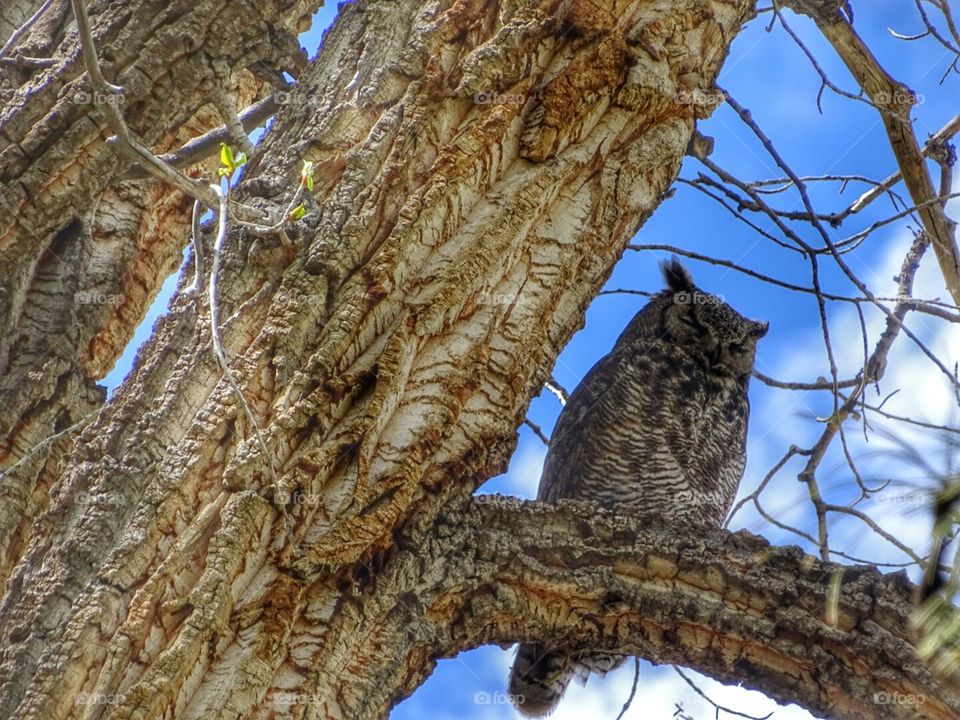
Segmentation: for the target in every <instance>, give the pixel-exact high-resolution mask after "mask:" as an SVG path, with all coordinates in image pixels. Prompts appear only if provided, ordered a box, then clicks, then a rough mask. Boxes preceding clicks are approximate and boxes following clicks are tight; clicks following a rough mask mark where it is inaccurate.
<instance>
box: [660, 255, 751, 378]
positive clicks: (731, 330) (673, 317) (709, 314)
mask: <svg viewBox="0 0 960 720" xmlns="http://www.w3.org/2000/svg"><path fill="white" fill-rule="evenodd" d="M661 267H662V269H663V277H664V279H665V280H666V282H667V287H666V289H665V290H664V291H663V292H662V293H661V294H660V299H661V302H662V303H663V305H662V310H661V315H660V318H661V332H663V333H664V334H666V335H668V336H669V337H670V339H671V340H672V341H673V342H674V343H675V345H676V346H677V347H681V348H683V349H685V350H686V351H687V352H689V353H690V354H691V355H692V356H693V358H694V360H695V361H697V362H698V363H700V364H701V365H703V366H704V367H705V368H706V369H707V371H708V372H709V373H711V374H714V375H722V376H733V377H736V378H746V377H748V376H749V375H750V373H751V372H752V371H753V360H754V355H755V353H756V347H757V340H759V339H760V338H762V337H763V336H764V335H766V334H767V327H768V324H767V323H765V322H757V321H755V320H749V319H748V318H745V317H744V316H743V315H741V314H740V313H738V312H737V311H736V310H734V309H733V308H732V307H730V306H729V305H727V304H726V303H725V302H724V301H723V298H720V297H717V296H716V295H711V294H709V293H705V292H703V291H702V290H700V289H699V288H698V287H697V286H696V285H694V283H693V278H691V277H690V273H688V272H687V270H686V268H684V267H683V265H681V264H680V261H679V260H677V259H676V258H672V259H671V260H670V261H668V262H664V263H663V264H662V265H661Z"/></svg>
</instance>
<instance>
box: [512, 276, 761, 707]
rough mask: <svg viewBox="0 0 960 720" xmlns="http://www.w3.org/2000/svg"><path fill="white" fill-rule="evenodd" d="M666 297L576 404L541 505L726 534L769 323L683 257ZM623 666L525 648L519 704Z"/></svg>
mask: <svg viewBox="0 0 960 720" xmlns="http://www.w3.org/2000/svg"><path fill="white" fill-rule="evenodd" d="M663 273H664V278H665V279H666V283H667V287H666V289H664V290H663V291H662V292H660V293H659V294H657V295H655V296H654V297H653V298H652V299H651V301H650V302H649V303H648V304H647V305H646V306H645V307H644V308H643V309H642V310H641V311H640V312H639V313H637V314H636V315H635V316H634V318H633V320H631V321H630V323H629V324H628V325H627V327H626V329H624V331H623V333H622V334H621V335H620V337H619V339H618V340H617V342H616V344H615V345H614V347H613V350H611V352H610V353H609V354H608V355H607V356H605V357H604V358H602V359H601V360H600V361H599V362H598V363H597V364H596V365H594V366H593V368H592V369H591V370H590V372H588V373H587V375H586V377H584V379H583V382H581V383H580V385H579V386H578V387H577V388H576V390H574V392H573V393H572V394H571V395H570V399H569V401H568V402H567V404H566V406H565V407H564V409H563V411H562V412H561V413H560V417H559V419H558V420H557V425H556V427H555V428H554V431H553V436H552V437H551V440H550V449H549V451H548V452H547V459H546V462H545V464H544V469H543V475H542V477H541V478H540V490H539V493H538V498H539V499H541V500H557V499H560V498H584V499H591V500H595V501H597V502H599V503H601V504H603V505H607V506H609V507H612V508H617V509H625V508H626V509H628V510H630V511H632V512H639V513H642V514H644V515H645V516H648V517H650V518H651V520H652V521H654V522H661V523H664V524H668V525H675V526H677V527H682V528H683V529H684V531H685V532H688V531H689V528H690V526H691V525H694V526H696V525H708V526H713V527H719V526H720V525H721V524H722V523H723V520H724V518H725V517H726V515H727V513H728V512H729V510H730V505H731V503H732V502H733V499H734V496H735V495H736V492H737V486H738V485H739V483H740V479H741V478H742V476H743V468H744V464H745V461H746V431H747V419H748V415H749V403H748V400H747V386H748V384H749V380H750V374H751V372H752V370H753V361H754V354H755V349H756V342H757V340H759V339H760V338H761V337H763V336H764V334H766V331H767V324H766V323H761V322H756V321H753V320H749V319H747V318H745V317H743V316H742V315H740V314H739V313H738V312H737V311H736V310H734V309H733V308H731V307H730V306H729V305H727V304H726V303H725V302H724V301H723V299H722V298H720V297H717V296H715V295H710V294H707V293H704V292H702V291H701V290H699V289H698V288H697V287H696V286H695V285H694V283H693V280H692V278H691V277H690V275H689V273H688V272H687V271H686V270H685V269H684V267H683V266H682V265H681V264H680V263H679V261H677V260H676V258H674V259H673V260H672V261H670V262H669V263H664V265H663ZM622 660H623V658H617V657H611V656H607V655H601V654H596V653H594V654H588V655H580V654H579V653H578V652H577V651H576V649H572V648H550V647H546V646H544V645H542V644H533V643H527V644H521V645H520V647H519V649H518V651H517V657H516V660H515V661H514V665H513V669H512V671H511V674H510V694H511V696H512V697H513V698H514V700H515V702H516V704H517V707H518V709H519V710H520V711H521V712H522V713H523V714H524V715H527V716H529V717H541V716H543V715H546V714H549V713H550V712H551V711H552V710H553V709H554V708H555V707H556V705H557V703H558V702H559V701H560V698H561V696H562V695H563V692H564V690H565V689H566V687H567V685H568V684H569V683H570V680H571V679H573V678H574V677H579V678H580V679H582V680H583V681H584V682H585V681H586V678H587V677H588V676H589V674H590V672H604V671H607V670H611V669H613V668H614V667H616V666H618V665H619V664H620V663H621V662H622Z"/></svg>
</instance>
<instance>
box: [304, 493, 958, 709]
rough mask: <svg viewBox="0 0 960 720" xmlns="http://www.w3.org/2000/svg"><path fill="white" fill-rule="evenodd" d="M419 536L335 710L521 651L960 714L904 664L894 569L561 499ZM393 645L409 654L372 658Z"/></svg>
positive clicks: (509, 506)
mask: <svg viewBox="0 0 960 720" xmlns="http://www.w3.org/2000/svg"><path fill="white" fill-rule="evenodd" d="M425 532H426V538H425V540H426V542H425V544H424V545H421V542H422V541H423V540H424V538H423V537H411V538H409V541H410V543H411V544H409V545H408V544H407V541H401V543H400V545H401V547H410V548H416V547H426V548H428V553H427V554H426V556H424V554H422V553H421V554H419V555H418V554H417V553H416V552H411V551H406V552H403V551H401V552H400V553H399V554H398V555H397V556H396V557H395V558H394V560H393V562H392V563H391V564H390V565H389V566H388V567H387V568H386V570H385V572H383V574H382V575H381V577H382V578H384V582H383V583H379V582H378V586H377V589H376V590H375V591H374V593H373V594H374V595H375V597H373V598H370V600H369V601H370V602H372V604H373V605H372V606H374V607H378V608H381V611H380V612H378V613H377V617H376V620H375V623H376V624H377V626H376V627H364V628H357V631H355V632H354V633H353V637H354V638H355V641H354V642H353V643H352V644H351V646H350V647H345V648H342V649H340V648H338V649H337V652H335V653H333V656H334V657H331V658H330V662H331V663H336V662H338V661H339V659H338V657H336V656H339V655H340V654H341V653H348V654H349V655H348V656H349V657H351V658H353V659H352V661H351V663H352V664H359V663H373V664H374V665H376V666H377V667H376V669H375V670H372V671H371V670H369V669H368V671H367V672H364V673H363V676H364V677H363V679H359V678H358V682H357V684H356V685H354V686H353V687H352V688H351V689H350V690H349V692H348V693H347V694H341V695H340V696H339V697H338V698H337V700H338V702H340V703H348V707H346V708H344V709H346V710H347V713H346V714H347V715H349V716H351V717H356V718H364V717H378V716H380V717H382V716H384V715H385V712H386V710H387V709H388V708H389V707H390V706H392V705H394V704H395V703H396V702H398V701H399V700H400V699H401V698H402V697H404V696H406V695H407V694H409V693H411V692H412V691H413V690H414V689H415V688H416V687H417V685H419V684H420V682H422V681H423V679H424V678H425V677H426V675H427V674H428V673H429V672H430V670H431V669H432V668H430V667H429V665H430V664H429V663H426V664H425V663H422V662H420V663H418V662H417V661H416V658H420V659H422V658H424V657H429V658H438V657H445V656H452V655H455V654H456V653H458V652H460V651H462V650H466V649H468V648H472V647H476V646H478V645H483V644H487V643H512V642H516V641H519V640H534V639H536V640H540V641H545V642H549V643H552V644H554V645H555V646H557V647H570V648H577V649H580V650H585V649H594V648H595V649H600V650H605V651H613V652H622V653H624V654H628V655H640V656H642V657H645V658H647V659H649V660H650V661H651V662H654V663H676V664H680V665H684V666H687V667H691V668H694V669H696V670H698V671H701V672H703V673H706V674H708V675H711V676H712V677H715V678H717V679H718V680H721V681H723V682H728V683H733V682H742V683H743V684H744V685H746V686H748V687H751V688H755V689H758V690H761V691H763V692H765V693H766V694H768V695H769V696H771V697H773V698H775V699H777V700H778V701H780V702H796V703H799V704H801V705H803V706H805V707H807V708H809V709H810V710H811V711H813V712H814V713H817V714H822V715H827V716H830V717H832V718H836V719H838V720H839V719H842V718H877V717H881V716H882V717H884V718H890V719H891V720H894V719H896V718H938V719H942V720H947V719H948V718H955V717H957V712H958V711H960V695H957V694H956V693H955V692H954V691H952V690H950V689H948V688H947V687H946V686H944V685H942V684H941V683H940V681H938V680H937V679H936V678H935V677H934V676H933V675H932V674H931V673H930V671H929V670H928V669H927V668H926V667H925V666H924V665H923V663H922V662H921V661H920V660H919V659H918V658H917V656H916V654H915V651H914V647H913V645H912V643H911V640H910V637H911V634H910V630H909V628H908V625H907V622H908V621H907V618H908V617H909V613H910V608H911V605H910V598H911V591H912V587H911V585H910V584H909V582H908V581H907V580H906V578H905V575H904V574H903V573H898V574H896V575H887V576H885V575H881V574H880V573H879V572H878V571H877V570H876V568H873V567H870V566H842V565H836V564H833V563H823V562H820V561H818V560H816V559H815V558H813V557H811V556H808V555H805V554H803V553H802V552H801V551H800V550H799V549H798V548H796V547H774V546H771V545H770V544H769V543H768V542H767V541H766V540H764V539H763V538H761V537H757V536H754V535H750V534H749V533H746V532H743V531H741V532H739V533H730V532H725V531H719V530H717V531H706V532H702V531H698V532H693V533H691V532H681V533H678V532H676V530H675V529H666V530H659V529H656V527H655V525H653V524H652V523H649V522H645V521H643V520H642V519H638V518H634V517H630V518H628V517H624V516H618V515H615V514H613V513H611V512H610V511H605V510H603V509H601V508H599V507H598V506H596V505H594V504H592V503H580V502H571V501H565V502H561V503H559V504H558V505H557V506H550V505H545V504H540V503H530V502H520V501H517V500H514V499H511V498H501V497H497V496H481V497H478V498H473V500H472V501H471V502H469V503H467V504H466V505H463V506H460V507H457V508H456V509H450V510H448V511H447V512H446V513H443V514H441V515H440V517H439V519H438V521H437V523H436V524H435V525H434V527H433V528H432V529H430V530H427V531H425ZM413 535H417V533H416V532H415V533H413ZM388 608H392V609H390V610H388ZM351 620H352V621H355V620H356V618H355V617H353V616H351V618H350V619H346V620H345V621H351ZM340 621H341V619H340V618H336V617H335V618H333V619H332V622H335V623H336V622H340ZM397 636H399V637H405V638H406V639H407V641H408V642H410V643H411V645H412V648H411V649H410V650H409V654H407V653H399V654H394V653H392V652H391V651H390V650H391V649H390V648H389V647H384V644H383V643H384V640H385V639H388V638H391V637H397ZM424 665H426V666H424ZM332 669H333V668H332V667H331V670H332ZM323 671H324V668H320V669H319V672H321V673H322V672H323ZM891 698H894V699H896V702H887V700H889V699H891ZM354 703H355V704H354ZM342 707H343V706H342Z"/></svg>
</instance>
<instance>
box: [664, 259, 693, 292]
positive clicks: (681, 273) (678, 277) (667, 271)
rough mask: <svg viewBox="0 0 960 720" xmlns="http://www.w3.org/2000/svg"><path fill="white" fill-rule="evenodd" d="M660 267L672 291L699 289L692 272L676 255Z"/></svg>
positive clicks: (668, 287)
mask: <svg viewBox="0 0 960 720" xmlns="http://www.w3.org/2000/svg"><path fill="white" fill-rule="evenodd" d="M660 269H661V270H662V271H663V279H664V280H665V281H666V282H667V289H669V290H670V292H673V293H692V292H694V291H695V290H696V289H697V288H696V286H695V285H694V284H693V278H692V277H690V273H689V272H687V269H686V268H685V267H684V266H683V265H681V264H680V261H679V260H677V257H676V256H675V255H674V256H673V257H671V258H670V260H665V261H663V262H662V263H660Z"/></svg>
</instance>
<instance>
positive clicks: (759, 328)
mask: <svg viewBox="0 0 960 720" xmlns="http://www.w3.org/2000/svg"><path fill="white" fill-rule="evenodd" d="M769 329H770V323H768V322H766V321H764V322H756V321H754V323H753V329H752V330H751V331H750V337H753V338H756V339H757V340H759V339H760V338H762V337H763V336H764V335H766V334H767V330H769Z"/></svg>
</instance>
